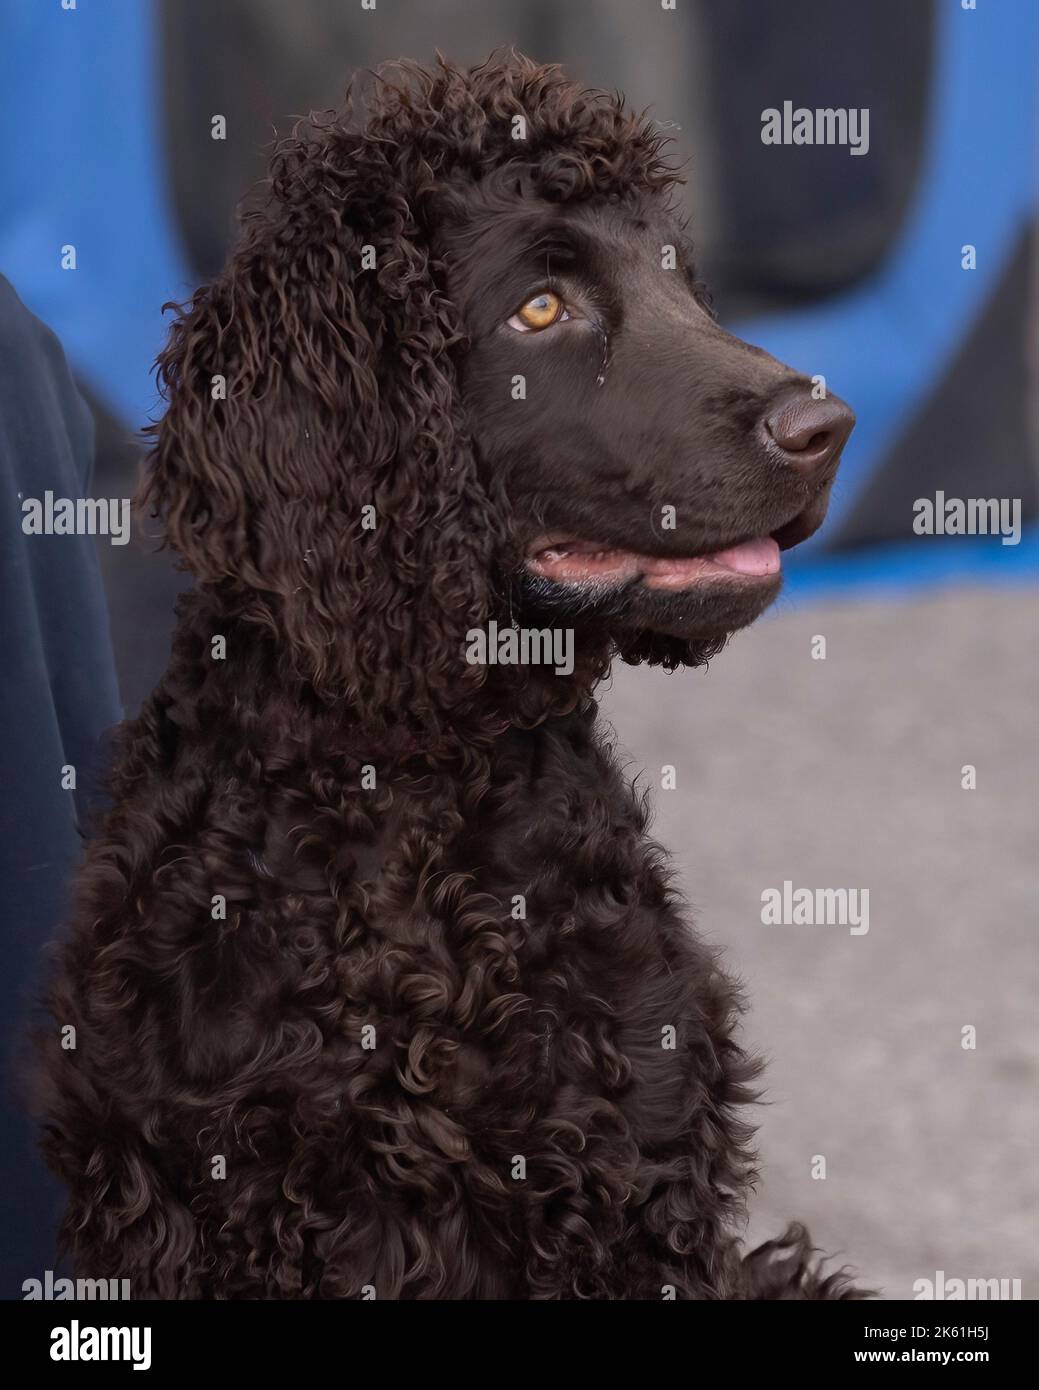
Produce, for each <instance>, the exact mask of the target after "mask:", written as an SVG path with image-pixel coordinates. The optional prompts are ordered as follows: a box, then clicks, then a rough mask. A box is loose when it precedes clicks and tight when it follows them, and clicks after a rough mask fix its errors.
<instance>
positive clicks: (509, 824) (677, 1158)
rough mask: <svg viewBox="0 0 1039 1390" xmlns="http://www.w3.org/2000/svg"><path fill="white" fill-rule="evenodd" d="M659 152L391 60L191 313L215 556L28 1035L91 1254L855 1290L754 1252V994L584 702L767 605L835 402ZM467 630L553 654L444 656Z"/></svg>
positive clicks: (115, 1267) (355, 1291)
mask: <svg viewBox="0 0 1039 1390" xmlns="http://www.w3.org/2000/svg"><path fill="white" fill-rule="evenodd" d="M677 182H678V176H677V174H676V172H675V170H674V168H673V167H672V166H671V165H670V164H669V162H668V160H667V157H666V152H665V149H664V138H663V137H662V135H661V133H660V132H659V130H657V129H656V128H655V127H653V126H652V125H650V124H647V123H645V122H643V121H642V120H641V119H639V118H638V117H636V116H634V115H632V114H631V113H630V112H629V111H628V110H627V109H626V108H625V107H624V105H623V102H622V100H621V99H620V98H619V97H612V96H607V95H605V94H603V93H599V92H595V91H589V90H586V89H583V88H582V87H580V86H579V85H577V84H576V83H574V82H572V81H570V80H569V79H568V78H567V77H566V76H565V75H564V74H563V73H562V72H561V71H560V70H559V69H558V68H556V67H552V66H540V65H538V64H535V63H533V62H532V61H530V60H529V59H526V58H524V57H522V56H520V55H517V54H514V53H506V54H498V55H494V56H493V57H492V58H491V59H490V60H488V61H487V62H486V63H484V64H482V65H480V66H477V67H474V68H471V69H463V68H460V67H457V66H455V65H452V64H451V63H449V62H447V61H445V60H443V59H440V60H438V62H437V64H436V65H435V66H433V67H430V68H422V67H418V66H414V65H407V64H405V65H398V66H395V67H394V68H392V69H390V70H388V71H384V72H382V73H381V74H380V75H379V76H378V78H377V79H376V81H375V84H374V86H373V88H372V89H371V91H370V92H369V93H368V95H367V98H366V100H365V102H364V104H363V107H362V108H356V107H354V108H350V107H348V108H347V109H346V110H344V111H343V112H339V113H329V114H325V115H318V116H315V117H311V118H310V119H309V120H308V121H306V122H304V123H302V124H301V125H300V126H298V127H297V129H296V131H295V133H294V135H293V137H292V138H291V139H289V140H287V141H285V142H284V143H283V144H281V145H280V146H278V147H277V148H276V151H275V154H274V157H273V162H272V168H271V177H270V180H269V188H268V196H267V199H266V201H265V202H264V203H263V204H262V205H255V206H252V207H250V208H249V209H248V210H247V211H246V212H245V213H244V215H243V218H242V231H241V239H240V242H239V244H238V246H237V248H236V250H235V251H234V253H233V255H232V257H231V259H230V261H229V263H228V265H227V267H226V269H225V270H224V272H223V273H222V274H221V275H220V277H219V278H218V279H217V280H216V281H215V283H213V284H212V285H210V286H208V287H205V288H203V289H201V290H200V291H199V292H198V293H197V294H196V295H195V296H194V298H193V299H192V300H191V301H190V303H188V304H187V305H186V306H183V307H182V308H181V309H180V310H179V311H178V315H177V318H176V321H175V323H174V324H173V326H172V329H171V333H170V338H169V342H168V345H167V346H166V348H165V349H164V351H163V353H162V355H161V357H160V359H159V373H160V380H161V383H162V385H163V388H164V391H165V394H166V397H167V400H168V409H167V411H166V413H165V415H164V416H163V418H162V419H161V421H160V422H159V423H158V424H157V425H156V426H154V427H153V429H152V441H151V442H152V450H151V458H150V468H149V474H148V480H147V482H146V484H145V488H144V493H143V503H144V505H145V506H146V507H150V508H152V509H153V510H154V511H156V512H157V513H158V514H159V515H160V516H161V517H162V519H163V525H164V530H165V536H166V538H167V539H168V542H169V543H170V544H171V545H172V546H173V547H174V548H175V549H176V550H177V551H178V552H179V555H180V556H181V557H182V561H183V563H184V564H185V565H186V566H187V567H188V568H189V569H190V570H191V572H192V573H193V574H194V576H195V579H196V581H197V582H196V587H195V589H194V590H193V591H192V592H191V593H189V594H187V595H186V596H184V597H183V598H182V600H181V601H180V605H179V611H178V626H177V631H176V635H175V638H174V644H173V651H172V657H171V662H170V666H169V669H168V671H167V673H166V675H165V677H164V678H163V680H162V681H161V683H160V684H159V686H158V687H157V689H156V691H155V693H154V694H153V695H152V696H151V698H150V699H149V700H148V701H146V702H145V704H144V706H143V708H142V710H141V713H140V715H139V717H138V718H137V719H135V720H133V721H132V722H130V723H128V724H127V725H125V726H124V728H123V730H122V733H121V741H120V748H119V753H118V757H117V759H116V761H115V764H114V769H113V773H112V780H111V807H110V809H109V810H108V812H107V814H106V816H105V819H104V823H103V825H102V826H101V828H100V830H99V832H98V834H97V835H96V837H95V838H94V839H93V840H92V842H91V844H90V845H89V849H88V852H87V856H86V861H85V864H84V867H83V869H82V871H81V874H80V877H79V881H78V889H77V902H76V908H75V913H74V920H73V921H72V923H71V929H70V931H69V933H68V935H67V939H66V940H65V941H64V942H63V943H62V945H61V948H60V952H59V956H58V960H57V963H56V966H55V975H54V981H53V986H52V989H51V992H50V996H49V1009H50V1015H51V1019H52V1026H51V1027H50V1028H49V1029H48V1031H47V1036H46V1038H45V1040H44V1064H43V1074H42V1079H41V1096H42V1101H41V1109H42V1112H43V1116H42V1123H43V1145H44V1151H45V1153H46V1156H47V1159H48V1161H49V1163H50V1164H51V1166H52V1167H53V1168H54V1170H55V1171H56V1172H57V1173H58V1174H60V1176H61V1177H62V1179H63V1180H64V1182H65V1184H66V1185H67V1187H68V1193H69V1200H68V1208H67V1213H66V1216H65V1220H64V1225H63V1238H64V1242H65V1245H66V1247H67V1249H68V1251H69V1252H70V1254H71V1257H72V1260H73V1261H74V1263H75V1265H76V1267H77V1268H80V1269H82V1270H84V1271H89V1272H90V1274H91V1275H92V1276H93V1277H95V1278H96V1277H104V1276H110V1277H116V1276H118V1277H122V1278H128V1279H129V1280H130V1286H131V1288H132V1290H133V1294H134V1296H135V1297H150V1298H286V1299H311V1298H323V1299H349V1298H370V1297H376V1298H389V1299H411V1298H416V1299H470V1298H472V1299H549V1298H586V1299H635V1298H638V1299H661V1298H675V1297H677V1298H683V1299H685V1298H689V1299H749V1298H763V1297H769V1298H805V1299H809V1298H811V1299H831V1298H845V1297H855V1296H857V1291H856V1290H855V1288H854V1286H853V1285H852V1283H851V1280H850V1277H849V1276H848V1274H847V1273H846V1272H845V1271H843V1270H842V1271H839V1272H835V1273H830V1274H827V1273H825V1272H824V1270H823V1269H822V1268H820V1267H819V1265H818V1264H817V1262H816V1260H815V1257H814V1254H813V1251H812V1248H811V1245H810V1242H809V1240H808V1236H807V1234H806V1232H805V1231H804V1230H803V1229H802V1228H801V1227H799V1226H792V1227H791V1228H789V1229H788V1231H787V1232H786V1234H785V1235H784V1236H783V1237H782V1238H781V1239H779V1240H777V1241H774V1242H770V1243H769V1244H768V1245H766V1246H763V1247H761V1248H760V1249H759V1250H757V1251H753V1252H751V1253H749V1254H748V1253H746V1252H745V1251H744V1250H743V1249H742V1247H741V1244H740V1222H741V1218H742V1215H743V1213H744V1210H745V1201H746V1198H747V1195H748V1192H749V1190H750V1188H751V1185H752V1183H753V1181H754V1178H755V1168H754V1164H755V1157H754V1154H753V1151H752V1148H751V1141H752V1133H753V1132H752V1128H751V1126H750V1124H749V1123H748V1121H747V1119H746V1118H745V1111H744V1107H745V1106H746V1104H747V1103H748V1102H749V1101H751V1100H752V1099H753V1097H754V1090H753V1082H754V1078H755V1076H756V1075H757V1072H758V1064H757V1063H756V1062H755V1061H754V1060H753V1059H751V1058H749V1057H748V1056H746V1055H745V1053H744V1052H743V1051H742V1050H741V1048H740V1046H739V1045H738V1043H737V1041H736V1039H735V1037H734V1028H735V1024H736V1020H737V1016H738V1013H739V1010H740V1008H741V1000H740V997H739V994H738V992H737V990H736V988H735V986H734V984H733V983H732V981H731V980H730V979H729V978H728V977H727V976H726V974H725V972H724V970H723V968H722V967H721V965H720V963H719V961H718V959H717V958H716V955H715V954H714V953H713V952H712V951H710V950H708V949H707V948H706V947H705V946H704V945H703V944H702V943H701V942H700V941H699V940H698V939H697V937H696V935H695V933H694V931H693V929H692V928H691V926H690V924H689V922H688V921H687V920H686V918H685V916H684V915H683V910H682V904H681V902H680V900H679V898H678V896H677V894H676V893H675V892H674V890H673V889H672V887H671V885H670V882H669V870H668V866H667V862H666V858H665V856H664V854H663V852H662V851H661V850H660V849H659V848H658V847H657V846H656V845H655V844H654V843H653V842H652V841H651V840H650V839H648V838H647V834H646V829H647V813H646V807H645V805H644V803H643V801H642V800H641V799H640V798H639V797H638V796H637V795H636V794H635V792H634V791H633V790H632V788H631V787H630V785H629V784H628V783H627V781H626V780H625V778H624V777H623V776H622V775H621V773H620V771H619V769H618V766H617V764H616V761H615V758H614V756H613V753H612V750H611V749H610V748H609V747H608V746H607V745H606V744H605V743H604V741H603V739H602V737H601V735H600V733H599V732H598V730H597V726H596V704H595V700H594V689H595V686H596V683H597V682H598V681H599V680H600V679H601V678H602V677H603V676H604V675H605V674H606V672H607V671H608V669H609V667H610V663H611V662H612V661H613V660H615V659H621V660H624V661H628V662H643V661H644V662H650V663H654V664H658V665H661V666H663V667H665V668H667V669H668V670H676V669H678V668H685V667H695V666H699V665H702V664H703V663H704V662H706V661H707V660H708V659H709V658H711V657H712V656H713V655H715V654H716V653H718V652H719V651H720V650H721V649H722V647H723V646H724V644H725V642H726V640H727V638H728V637H729V636H730V635H731V634H732V633H733V632H734V631H736V630H737V629H740V628H743V627H745V626H746V625H747V624H749V623H751V622H752V621H753V620H754V619H755V618H756V617H757V616H758V615H759V614H760V613H761V612H762V611H763V610H764V609H765V608H766V607H767V606H768V605H769V604H770V603H771V602H772V601H773V599H774V598H775V597H776V594H777V592H778V590H779V587H780V582H781V562H780V553H781V551H783V550H785V549H788V548H789V547H791V546H793V545H795V544H797V543H798V542H799V541H801V540H803V539H805V538H806V537H807V536H809V535H811V534H812V532H814V531H815V530H816V529H817V528H818V526H819V525H820V524H821V522H822V520H823V517H824V514H825V511H826V506H827V499H828V496H829V492H830V489H831V486H832V483H833V480H834V475H835V472H836V469H837V465H838V460H839V457H840V453H841V449H842V447H843V445H844V442H845V440H846V438H847V436H848V433H849V431H850V429H851V426H852V423H853V417H852V414H851V412H850V410H849V409H848V407H847V406H846V405H844V404H843V402H841V401H839V400H838V399H837V398H836V397H834V396H832V395H830V396H827V397H825V398H824V399H817V398H816V396H817V394H818V393H817V392H815V391H813V389H812V387H811V384H810V383H809V382H808V381H807V380H806V379H805V378H804V377H801V376H799V375H798V374H796V373H795V372H793V371H792V370H790V369H789V368H787V367H785V366H783V365H782V364H781V363H779V362H777V361H775V360H774V359H773V358H772V357H770V356H769V355H768V354H767V353H765V352H763V351H761V350H760V349H758V348H755V347H752V346H750V345H749V344H747V343H744V342H741V341H740V340H739V339H737V338H735V337H733V336H732V335H731V334H729V333H727V332H725V331H724V330H723V329H722V328H721V327H720V326H719V325H718V323H717V322H716V321H715V319H714V317H713V316H712V313H711V310H710V305H709V300H708V298H707V296H706V293H705V291H704V289H703V287H702V285H701V284H700V282H699V280H698V278H697V272H696V268H695V264H694V261H693V258H692V251H691V247H690V245H689V242H688V240H687V238H686V235H685V233H684V231H683V228H682V225H681V223H680V221H679V219H678V218H677V216H676V213H675V212H674V209H673V206H672V203H673V197H674V190H675V187H676V185H677ZM491 624H495V625H496V626H495V629H494V630H495V631H496V632H497V633H498V635H499V637H500V635H501V634H502V633H509V632H514V633H516V634H522V633H524V632H526V633H552V632H559V631H562V632H565V633H566V634H568V638H567V640H568V641H570V640H571V639H572V644H573V648H572V654H571V659H570V660H569V661H567V662H566V663H565V667H564V668H563V669H558V668H559V663H558V662H556V663H555V665H553V664H551V663H550V662H548V661H542V660H537V659H532V658H531V652H532V651H536V650H537V648H536V646H535V647H530V646H529V645H528V647H527V648H526V649H525V650H526V653H527V658H528V659H526V660H523V659H519V660H509V659H507V654H506V659H501V660H495V661H493V662H492V661H490V660H483V661H480V660H472V659H470V657H471V654H472V650H473V647H472V642H471V638H472V634H473V633H474V632H476V633H481V632H484V633H487V632H489V631H490V630H491V628H490V625H491ZM467 639H468V640H467ZM518 650H521V651H522V650H524V649H523V648H518ZM467 653H468V655H467ZM566 668H569V669H566Z"/></svg>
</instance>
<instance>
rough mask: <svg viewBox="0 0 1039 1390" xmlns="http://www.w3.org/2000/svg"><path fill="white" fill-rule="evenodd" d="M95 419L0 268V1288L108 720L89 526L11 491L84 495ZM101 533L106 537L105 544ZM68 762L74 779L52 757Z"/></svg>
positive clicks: (29, 1201)
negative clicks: (50, 989) (45, 520)
mask: <svg viewBox="0 0 1039 1390" xmlns="http://www.w3.org/2000/svg"><path fill="white" fill-rule="evenodd" d="M93 444H94V431H93V422H92V420H91V417H90V413H89V411H88V409H87V406H86V405H85V403H84V401H83V399H82V397H81V396H80V395H79V393H78V392H77V390H76V388H75V385H74V384H73V381H72V377H71V375H70V373H69V369H68V365H67V363H66V361H65V355H64V353H63V352H62V349H61V345H60V344H59V342H58V340H57V339H56V338H55V337H54V335H53V333H51V332H50V330H49V329H47V328H46V327H45V326H44V325H43V324H42V323H40V321H39V320H38V319H36V318H34V316H33V315H32V314H30V313H29V311H28V310H27V309H26V308H25V306H24V305H23V304H22V303H21V301H20V300H19V299H18V296H17V295H16V294H15V292H14V290H13V289H12V287H11V285H10V284H9V283H8V282H7V281H6V280H5V279H3V277H2V276H0V483H2V487H0V496H2V503H0V508H2V510H0V527H2V533H0V660H2V662H3V665H4V673H3V676H2V677H0V731H2V737H0V884H2V893H3V897H2V926H3V976H2V980H3V983H2V990H3V1007H2V1009H0V1048H2V1065H3V1073H2V1079H3V1086H2V1088H0V1228H2V1231H3V1239H2V1245H0V1296H3V1297H5V1298H18V1297H21V1285H22V1281H23V1280H25V1279H28V1278H31V1277H37V1278H38V1277H41V1276H42V1273H43V1271H44V1270H45V1269H48V1268H54V1228H55V1215H56V1212H57V1209H58V1207H59V1205H60V1193H59V1192H58V1189H57V1186H56V1184H54V1183H53V1182H52V1181H51V1180H50V1178H49V1176H48V1175H47V1173H46V1171H45V1169H44V1167H43V1164H42V1161H41V1160H40V1158H39V1156H38V1154H37V1151H36V1144H35V1136H34V1132H33V1126H32V1124H31V1122H30V1120H29V1118H28V1116H27V1114H26V1112H25V1109H24V1097H23V1095H22V1094H21V1093H22V1091H23V1089H24V1083H23V1082H22V1080H21V1076H22V1073H23V1065H24V1059H23V1056H22V1054H23V1053H24V1051H25V1049H24V1045H23V1041H22V1040H23V1038H24V1034H25V1030H26V1027H27V1025H28V1021H29V1017H30V1010H31V1007H32V1004H33V1002H34V999H35V997H36V994H37V991H38V989H39V984H40V979H41V973H42V968H43V965H44V950H45V947H46V945H47V943H48V942H49V941H50V940H52V939H53V937H54V935H55V933H56V931H57V930H58V928H59V926H60V924H61V921H62V918H63V916H64V914H65V911H66V905H67V902H68V890H69V882H70V878H71V874H72V870H73V869H74V867H75V864H76V862H77V860H78V858H79V855H80V850H81V844H82V841H81V835H80V827H81V824H82V822H83V817H84V813H85V811H86V800H87V796H88V788H89V787H90V785H91V784H92V782H94V781H96V777H97V773H98V765H99V757H100V745H99V739H100V736H101V735H102V733H103V731H104V730H105V729H107V728H110V727H112V726H114V725H115V724H116V723H117V722H118V721H119V719H120V706H119V697H118V692H117V686H116V677H115V667H114V664H113V659H112V648H111V642H110V639H109V633H108V616H107V612H106V608H105V600H104V593H103V590H102V586H101V579H100V574H99V571H98V565H97V557H96V554H95V550H94V545H95V542H94V540H93V539H92V538H91V537H90V536H38V535H26V534H25V533H24V532H23V530H22V517H23V512H22V500H23V499H25V498H30V497H37V498H42V497H43V495H44V493H45V492H46V491H47V489H50V490H51V491H52V492H53V493H54V495H55V497H68V498H78V497H84V496H87V495H88V494H89V485H90V474H91V467H92V462H93ZM105 543H107V542H105ZM66 764H72V765H73V766H74V767H75V768H76V771H77V790H76V792H75V793H73V792H71V791H64V790H62V785H61V783H62V778H61V769H62V767H63V766H64V765H66Z"/></svg>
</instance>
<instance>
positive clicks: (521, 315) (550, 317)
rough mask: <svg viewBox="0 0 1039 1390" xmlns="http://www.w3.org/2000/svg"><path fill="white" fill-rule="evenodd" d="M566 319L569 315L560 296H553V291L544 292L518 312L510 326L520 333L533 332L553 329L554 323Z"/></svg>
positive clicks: (510, 320)
mask: <svg viewBox="0 0 1039 1390" xmlns="http://www.w3.org/2000/svg"><path fill="white" fill-rule="evenodd" d="M564 318H569V315H568V314H567V312H566V306H565V305H564V304H563V301H562V300H561V299H560V298H559V295H558V294H553V293H552V291H551V290H542V292H541V293H540V294H536V295H534V297H533V298H532V299H528V300H527V302H526V304H523V305H521V306H520V308H519V309H517V310H516V312H515V313H514V314H513V316H512V318H511V319H509V325H510V327H512V328H517V329H519V330H520V332H531V331H536V330H537V329H540V328H551V327H552V325H553V324H554V323H559V321H560V320H561V319H564Z"/></svg>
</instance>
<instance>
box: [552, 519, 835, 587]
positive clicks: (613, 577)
mask: <svg viewBox="0 0 1039 1390" xmlns="http://www.w3.org/2000/svg"><path fill="white" fill-rule="evenodd" d="M824 511H825V506H824V507H823V508H821V509H820V510H819V512H818V513H817V512H816V508H814V507H809V508H807V509H806V510H805V511H804V512H802V513H800V514H799V515H798V516H796V517H795V518H794V519H793V520H792V521H789V522H787V523H786V524H785V525H783V526H781V527H779V528H778V529H777V530H775V531H774V532H773V533H772V534H771V535H768V536H756V537H753V538H752V539H749V540H744V541H740V542H739V543H738V544H736V545H728V546H725V547H724V548H722V549H719V550H713V551H708V552H705V553H704V554H702V555H690V556H674V555H646V554H642V553H641V552H639V551H636V550H626V549H623V548H622V547H619V546H611V545H604V544H602V543H597V542H595V541H586V540H578V539H575V538H568V537H564V536H562V535H559V534H558V533H557V534H556V535H553V536H542V537H540V538H539V539H538V540H537V541H535V542H534V544H533V545H532V546H531V547H530V549H529V550H528V552H527V559H526V562H525V565H526V569H527V572H528V573H529V574H534V575H538V576H540V577H542V578H544V579H550V580H553V581H555V582H556V583H559V584H591V583H597V584H603V583H605V584H626V583H629V582H630V581H632V580H635V581H638V582H640V583H641V584H642V585H643V586H644V587H645V588H647V589H672V590H674V589H688V588H691V587H693V586H694V585H697V584H709V583H718V582H721V581H726V580H727V581H730V582H731V581H733V580H736V581H739V582H742V583H766V582H767V581H769V580H771V579H774V578H775V576H776V575H778V574H779V572H780V569H781V561H780V552H781V551H783V550H789V549H791V548H792V547H793V546H795V545H798V544H799V543H800V542H801V541H803V540H805V539H806V538H807V537H808V536H810V535H811V534H812V532H813V531H815V530H816V529H817V527H818V525H819V523H820V522H821V521H822V512H824Z"/></svg>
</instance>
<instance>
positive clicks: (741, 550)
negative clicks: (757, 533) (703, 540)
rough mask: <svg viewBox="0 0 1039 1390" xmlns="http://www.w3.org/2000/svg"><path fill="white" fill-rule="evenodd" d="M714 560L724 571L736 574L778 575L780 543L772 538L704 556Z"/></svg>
mask: <svg viewBox="0 0 1039 1390" xmlns="http://www.w3.org/2000/svg"><path fill="white" fill-rule="evenodd" d="M704 559H706V560H713V561H714V563H715V564H716V565H721V567H722V568H723V569H727V570H733V571H734V572H735V573H736V574H778V572H779V542H778V541H774V540H773V539H772V537H771V536H762V537H761V539H760V540H755V541H744V542H743V544H742V545H733V546H730V547H729V549H728V550H717V551H715V553H714V554H713V555H706V556H704Z"/></svg>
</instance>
